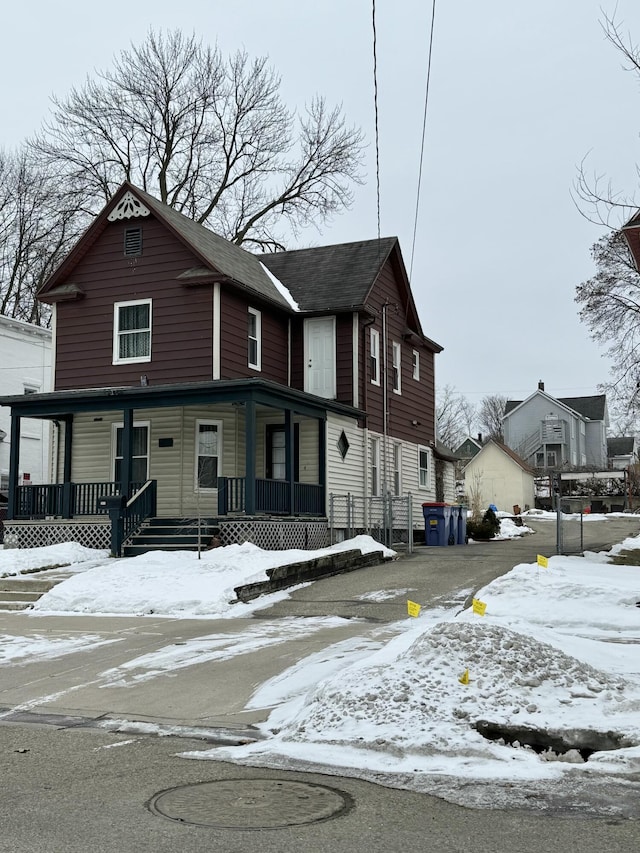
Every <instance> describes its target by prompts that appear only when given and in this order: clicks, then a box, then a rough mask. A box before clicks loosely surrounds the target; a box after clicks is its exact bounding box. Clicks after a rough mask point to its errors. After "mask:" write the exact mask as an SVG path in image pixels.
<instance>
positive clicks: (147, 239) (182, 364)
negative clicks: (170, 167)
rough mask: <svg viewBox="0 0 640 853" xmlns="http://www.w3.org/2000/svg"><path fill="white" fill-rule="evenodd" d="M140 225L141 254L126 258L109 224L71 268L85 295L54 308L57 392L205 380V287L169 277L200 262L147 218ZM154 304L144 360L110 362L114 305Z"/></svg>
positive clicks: (208, 318) (208, 333)
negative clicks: (144, 379)
mask: <svg viewBox="0 0 640 853" xmlns="http://www.w3.org/2000/svg"><path fill="white" fill-rule="evenodd" d="M138 222H140V223H141V227H142V233H143V254H142V255H141V256H140V257H125V255H124V251H123V240H124V230H125V228H126V227H130V223H124V224H123V223H122V222H116V223H109V224H108V225H107V227H106V228H105V230H104V231H103V232H102V234H101V235H100V237H99V238H98V239H97V240H96V242H95V243H94V244H93V245H92V247H91V249H90V251H89V252H88V253H87V255H85V257H84V258H83V259H82V260H81V261H80V262H79V263H78V265H77V266H76V267H75V269H74V270H73V273H72V275H71V277H70V281H71V282H73V283H74V284H77V285H79V286H80V287H81V288H82V289H83V290H84V291H85V294H86V295H85V296H84V297H82V298H80V299H78V300H75V301H72V302H60V303H58V306H57V321H56V383H55V386H56V390H67V389H70V388H96V387H103V386H113V385H137V384H138V383H139V382H140V376H141V375H142V374H146V375H147V377H148V379H149V382H152V383H154V384H160V383H168V382H182V381H195V380H205V379H211V378H212V369H213V354H212V328H213V317H212V314H213V298H212V292H213V291H212V285H203V286H200V287H186V286H184V285H182V284H180V283H179V282H177V281H176V280H175V279H176V277H177V276H178V275H179V274H180V273H182V272H184V271H185V270H187V269H189V268H191V267H194V266H200V262H199V261H198V260H197V259H196V258H195V257H194V256H193V255H192V254H191V252H189V251H188V250H187V249H186V248H185V247H184V246H183V244H182V243H181V242H180V241H178V240H177V239H176V238H175V237H173V235H172V234H171V233H170V232H168V231H167V230H166V228H165V227H164V226H163V225H161V224H160V223H159V222H158V221H157V220H156V219H154V218H153V217H148V218H145V219H143V220H139V221H136V224H138ZM149 298H151V299H152V300H153V318H152V344H151V361H150V362H142V363H137V364H112V361H113V305H114V303H115V302H122V301H126V300H133V299H149Z"/></svg>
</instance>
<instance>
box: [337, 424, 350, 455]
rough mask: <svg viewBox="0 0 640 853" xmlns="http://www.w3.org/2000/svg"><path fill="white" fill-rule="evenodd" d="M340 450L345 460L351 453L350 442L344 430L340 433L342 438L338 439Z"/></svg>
mask: <svg viewBox="0 0 640 853" xmlns="http://www.w3.org/2000/svg"><path fill="white" fill-rule="evenodd" d="M338 450H339V451H340V456H342V458H343V459H344V458H345V457H346V455H347V453H348V452H349V440H348V439H347V436H346V435H345V432H344V430H342V432H341V433H340V438H339V439H338Z"/></svg>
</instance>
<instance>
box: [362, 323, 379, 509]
mask: <svg viewBox="0 0 640 853" xmlns="http://www.w3.org/2000/svg"><path fill="white" fill-rule="evenodd" d="M375 321H376V318H375V317H370V318H369V319H368V320H364V321H363V323H362V360H363V365H362V368H363V369H362V374H361V375H362V395H361V399H362V406H361V408H362V410H363V411H365V412H366V411H367V406H368V403H369V399H368V394H367V390H368V388H369V375H368V374H369V370H368V364H369V359H368V348H367V329H368V328H369V326H372V325H373V324H374V323H375ZM367 423H368V421H366V422H365V427H364V432H363V438H364V466H363V470H362V475H363V484H362V494H363V495H364V496H365V498H368V497H369V490H368V488H367V486H368V476H367V473H368V464H367V463H368V459H369V429H368V427H367ZM364 506H365V513H364V523H365V525H366V524H367V523H368V518H367V511H366V508H367V503H366V500H365V504H364Z"/></svg>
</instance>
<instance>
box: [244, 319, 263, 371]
mask: <svg viewBox="0 0 640 853" xmlns="http://www.w3.org/2000/svg"><path fill="white" fill-rule="evenodd" d="M247 318H248V322H249V330H248V352H249V357H248V360H247V363H248V365H249V367H252V368H253V369H254V370H261V369H262V366H261V364H262V313H261V312H260V311H258V310H257V309H256V308H248V309H247Z"/></svg>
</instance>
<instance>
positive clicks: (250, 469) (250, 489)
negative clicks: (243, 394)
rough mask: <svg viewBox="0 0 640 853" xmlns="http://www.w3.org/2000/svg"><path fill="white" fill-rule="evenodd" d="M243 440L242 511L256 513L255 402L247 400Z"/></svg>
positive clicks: (249, 513) (250, 513) (248, 513)
mask: <svg viewBox="0 0 640 853" xmlns="http://www.w3.org/2000/svg"><path fill="white" fill-rule="evenodd" d="M244 440H245V464H244V472H245V493H244V511H245V513H246V514H247V515H255V514H256V404H255V402H254V401H253V400H247V403H246V406H245V419H244Z"/></svg>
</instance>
